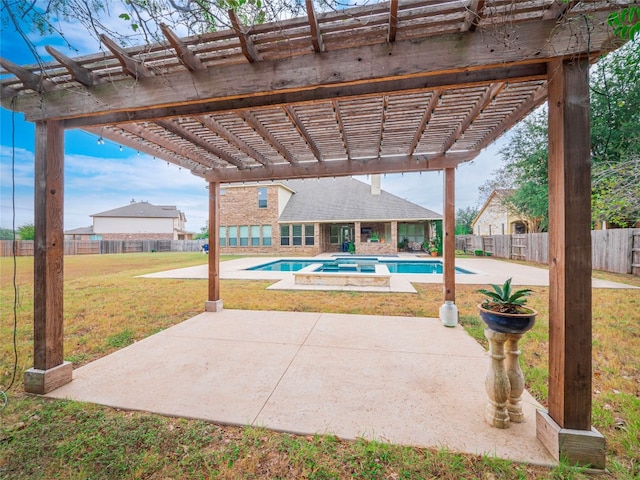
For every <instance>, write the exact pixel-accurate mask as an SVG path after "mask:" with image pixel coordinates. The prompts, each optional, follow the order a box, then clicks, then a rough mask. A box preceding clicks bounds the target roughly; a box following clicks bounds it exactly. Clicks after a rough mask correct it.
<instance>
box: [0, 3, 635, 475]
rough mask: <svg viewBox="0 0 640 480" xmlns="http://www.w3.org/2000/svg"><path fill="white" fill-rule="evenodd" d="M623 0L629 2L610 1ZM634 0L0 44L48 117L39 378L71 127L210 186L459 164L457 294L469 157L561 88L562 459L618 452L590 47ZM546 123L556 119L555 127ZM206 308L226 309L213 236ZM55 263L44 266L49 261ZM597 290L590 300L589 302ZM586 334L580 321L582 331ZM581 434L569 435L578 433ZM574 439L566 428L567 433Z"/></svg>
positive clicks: (558, 449) (447, 260)
mask: <svg viewBox="0 0 640 480" xmlns="http://www.w3.org/2000/svg"><path fill="white" fill-rule="evenodd" d="M614 3H615V5H614ZM630 3H631V2H608V1H606V0H584V1H581V2H574V1H569V2H564V1H561V0H529V1H526V2H511V1H498V2H486V1H483V0H461V1H455V2H453V1H445V0H406V1H405V0H403V1H402V2H400V1H399V0H391V1H390V2H389V3H378V4H374V5H367V6H365V7H357V8H352V9H345V10H340V11H337V12H328V13H316V12H315V11H314V10H313V6H312V2H311V1H310V0H306V4H307V15H306V16H305V17H302V18H294V19H288V20H284V21H279V22H275V23H272V24H264V25H254V26H252V27H250V28H247V27H244V26H242V25H240V21H239V19H238V18H237V15H236V14H235V13H234V12H233V11H229V17H230V20H231V25H232V26H233V28H232V29H230V30H223V31H218V32H213V33H207V34H203V35H197V36H191V37H185V38H178V37H177V36H176V35H175V33H173V32H172V31H171V30H169V29H168V28H167V27H164V26H163V27H162V31H163V33H164V35H165V37H166V39H167V41H166V42H164V43H157V44H153V45H145V46H136V47H129V48H122V47H120V46H118V45H117V44H116V43H115V42H113V41H112V40H111V39H109V38H108V37H106V36H104V35H103V36H101V39H102V42H103V43H104V44H105V46H106V47H107V50H106V51H105V52H102V53H98V54H94V55H87V56H83V57H77V58H73V59H72V58H68V57H66V56H65V55H64V54H62V53H60V52H58V51H57V50H55V49H52V48H49V49H48V52H49V53H50V54H51V55H52V56H53V57H54V58H55V61H54V62H51V63H48V64H44V65H41V64H39V65H32V66H18V65H16V64H14V63H12V62H10V61H8V60H4V59H2V60H0V65H1V66H2V68H3V72H0V73H5V74H6V73H7V72H8V73H10V74H13V75H14V76H12V77H9V78H3V79H2V80H0V86H1V92H2V105H3V106H4V107H5V108H8V109H11V110H14V111H19V112H22V113H24V115H25V118H26V119H27V120H28V121H33V122H35V123H36V142H35V143H36V170H35V174H36V185H37V191H36V198H35V205H36V222H35V223H36V236H37V238H36V246H37V247H36V252H35V264H36V271H37V272H38V273H37V275H36V277H37V278H39V280H38V281H37V283H36V285H35V293H34V297H35V300H34V303H35V305H36V307H35V312H34V331H35V334H34V339H35V340H34V342H35V347H34V349H35V355H34V359H35V360H34V367H35V368H34V369H32V370H30V371H29V372H27V375H26V379H25V384H26V386H27V389H28V390H29V391H32V392H36V393H42V392H45V391H48V390H50V389H52V388H55V387H56V386H57V385H60V384H61V383H65V382H68V381H70V379H71V368H70V365H69V364H68V363H65V362H63V360H62V358H63V355H62V335H61V329H62V318H63V315H62V301H61V299H62V285H63V279H62V268H60V265H61V263H62V249H61V244H62V242H61V237H62V234H63V232H62V205H63V204H62V190H63V185H62V183H63V182H62V171H63V169H62V167H63V157H64V155H63V153H64V151H63V148H62V147H63V139H64V130H65V129H71V128H77V129H84V130H86V131H88V132H91V133H94V134H97V135H101V136H104V137H105V138H109V139H111V140H112V141H114V142H118V143H120V144H122V145H127V146H129V147H131V148H135V149H136V150H138V151H143V152H146V153H149V154H152V155H154V156H156V157H157V158H160V159H162V160H165V161H167V162H171V163H174V164H176V165H179V166H181V167H182V168H188V169H189V170H190V171H191V172H192V173H193V174H195V175H198V176H201V177H203V178H204V179H205V180H206V181H207V182H209V195H210V196H209V198H210V222H209V224H210V226H211V227H212V228H213V230H212V231H213V232H217V226H218V225H219V218H218V213H217V212H218V209H219V198H218V195H219V192H220V184H221V183H226V182H243V181H262V180H278V179H289V178H307V177H310V178H312V177H325V176H344V175H358V174H373V173H395V172H419V171H434V170H444V171H445V175H444V176H445V197H446V198H445V215H444V216H445V219H444V227H445V231H444V236H445V249H444V264H445V268H444V289H443V290H444V296H445V299H447V300H455V275H454V273H453V271H454V270H453V262H454V257H453V254H454V243H453V237H454V234H455V232H454V226H455V222H454V221H453V215H454V211H455V209H454V202H453V192H454V190H455V188H454V187H455V181H454V180H455V174H454V172H455V168H456V167H457V166H458V165H459V164H460V163H462V162H467V161H470V160H473V159H474V158H475V157H476V156H477V155H478V154H479V153H480V151H481V150H482V149H483V148H485V147H486V146H487V145H489V144H490V143H491V142H493V141H495V139H496V138H498V137H499V136H500V135H502V134H503V133H504V132H505V131H507V130H508V129H509V128H510V127H512V126H513V125H515V124H516V123H517V122H518V121H520V120H522V119H523V118H524V117H525V116H526V115H527V114H528V113H530V112H531V111H532V109H534V108H536V107H537V106H539V105H540V104H541V103H542V102H544V101H545V100H547V98H550V105H549V117H550V122H549V123H550V126H551V125H553V128H550V148H549V155H550V159H549V166H550V168H549V171H550V198H551V199H552V202H550V203H553V207H552V209H551V210H552V215H551V217H550V221H551V225H550V258H551V259H552V260H551V265H550V272H551V273H550V275H551V277H552V278H551V279H552V282H551V285H552V286H551V289H552V295H551V296H550V308H549V311H550V319H549V321H550V326H551V328H550V344H551V346H550V352H551V356H552V357H553V358H552V359H551V365H552V370H551V372H550V376H551V378H550V385H551V388H550V389H549V405H550V409H549V415H547V416H545V415H544V414H540V415H539V416H538V418H537V430H538V437H539V438H540V439H541V441H542V442H543V443H544V444H545V445H546V446H547V448H549V450H550V451H551V453H552V454H554V455H555V456H556V457H557V458H559V457H560V455H566V456H567V457H568V458H569V460H570V461H571V462H574V461H577V462H580V463H590V464H591V465H594V466H598V467H602V466H604V439H603V438H602V436H601V435H599V434H598V433H597V432H594V431H593V429H591V428H590V426H591V392H590V389H591V381H590V368H591V341H590V338H591V310H590V296H589V295H588V290H589V289H590V288H591V287H590V285H591V280H590V277H589V271H590V267H591V263H590V262H591V252H590V248H589V245H588V242H587V240H585V239H588V234H587V232H588V229H589V227H590V225H589V215H588V208H589V200H590V188H589V181H588V180H589V153H588V152H589V108H588V107H589V97H588V85H587V80H586V75H585V72H586V71H587V70H588V66H589V62H590V61H594V60H595V59H596V58H597V56H598V55H600V54H602V53H606V52H607V51H609V50H611V49H614V48H615V47H616V43H615V42H614V41H613V38H612V32H611V31H610V29H609V27H608V24H607V19H608V16H609V14H610V13H611V12H612V11H614V10H619V9H621V8H623V7H624V6H626V5H628V4H630ZM551 130H553V131H552V132H551ZM213 237H214V238H212V239H211V240H210V245H211V247H212V249H213V251H212V254H211V255H210V256H209V291H208V301H207V303H206V309H207V310H210V311H211V310H216V309H219V308H221V306H222V305H221V300H220V291H219V267H218V263H217V262H218V258H219V257H218V253H219V252H218V249H217V247H216V245H217V238H215V237H216V234H215V233H214V234H213ZM38 276H40V277H41V278H40V277H38ZM581 300H584V301H585V302H586V304H588V305H586V304H585V305H583V304H579V303H580V301H581ZM574 330H580V332H579V335H572V334H571V333H572V331H574ZM567 438H568V439H569V440H566V439H567ZM561 439H562V441H561Z"/></svg>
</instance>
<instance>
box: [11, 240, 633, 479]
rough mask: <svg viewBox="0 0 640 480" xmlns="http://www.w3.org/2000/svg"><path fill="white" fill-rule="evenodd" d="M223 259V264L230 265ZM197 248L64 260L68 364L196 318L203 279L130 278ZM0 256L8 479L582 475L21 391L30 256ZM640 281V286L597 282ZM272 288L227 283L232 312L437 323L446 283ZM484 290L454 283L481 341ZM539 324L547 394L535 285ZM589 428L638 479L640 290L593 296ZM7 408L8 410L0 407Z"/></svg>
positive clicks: (543, 310)
mask: <svg viewBox="0 0 640 480" xmlns="http://www.w3.org/2000/svg"><path fill="white" fill-rule="evenodd" d="M223 260H224V258H223ZM204 261H205V259H204V258H203V256H202V255H201V254H200V253H150V254H124V255H102V256H100V255H90V256H70V257H65V295H64V302H65V303H64V306H65V358H66V359H67V360H70V361H72V362H73V363H74V364H75V365H76V366H78V365H82V364H84V363H86V362H89V361H91V360H95V359H96V358H99V357H101V356H104V355H107V354H108V353H110V352H113V351H115V350H117V349H118V348H122V347H123V346H125V345H128V344H130V343H131V342H133V341H136V340H139V339H142V338H144V337H146V336H148V335H151V334H153V333H155V332H157V331H159V330H162V329H164V328H167V327H168V326H171V325H174V324H176V323H179V322H181V321H183V320H185V319H187V318H189V317H192V316H194V315H196V314H198V313H200V312H201V311H202V309H203V305H204V300H205V298H206V292H207V284H206V281H202V280H173V279H149V278H135V276H136V275H140V274H143V273H150V272H156V271H161V270H167V269H172V268H180V267H187V266H193V265H199V264H202V263H203V262H204ZM12 264H13V259H11V258H2V259H0V268H1V270H0V282H1V283H0V314H1V318H2V322H1V324H0V386H1V387H2V388H6V387H7V386H8V385H9V383H10V381H11V378H12V373H13V366H14V364H13V360H14V353H13V322H14V315H13V312H14V308H15V311H16V313H17V317H16V322H17V329H16V343H17V351H18V364H17V383H16V385H15V386H14V387H13V388H11V390H9V392H8V396H9V399H8V405H7V407H6V408H4V409H3V410H2V411H0V478H6V479H24V478H33V479H50V478H63V479H89V478H96V479H98V478H100V479H103V478H104V479H112V478H151V479H161V478H162V479H164V478H185V479H187V478H189V479H191V478H234V479H235V478H264V479H267V478H316V479H319V478H341V479H342V478H370V479H373V478H375V479H378V478H380V479H387V478H389V479H405V478H415V479H421V478H451V479H458V478H486V479H499V478H527V479H528V478H540V479H542V478H558V479H561V478H562V479H564V478H587V475H586V474H584V473H582V472H580V471H579V470H577V469H572V468H569V467H567V466H564V465H563V466H561V467H559V468H557V469H554V470H548V469H545V468H542V467H536V466H530V465H522V464H514V463H512V462H507V461H503V460H496V459H492V458H488V457H476V456H472V455H461V454H455V453H452V452H449V451H447V450H444V449H441V450H429V449H419V448H413V447H402V446H397V445H390V444H385V443H378V442H366V441H363V440H360V441H355V442H346V441H342V440H340V439H337V438H335V437H332V436H309V437H304V436H302V437H301V436H295V435H290V434H282V433H275V432H269V431H266V430H263V429H257V428H236V427H225V426H221V425H215V424H212V423H208V422H204V421H197V420H187V419H179V418H168V417H162V416H158V415H151V414H146V413H134V412H125V411H119V410H115V409H110V408H106V407H100V406H96V405H90V404H81V403H77V402H69V401H49V400H44V399H41V398H39V397H33V396H29V395H26V394H24V393H23V388H22V378H23V374H24V370H25V369H26V368H29V367H31V366H32V348H33V332H32V312H33V258H31V257H20V258H18V259H17V274H16V277H15V278H16V282H15V283H16V286H17V289H16V290H17V297H16V301H15V302H14V281H13V266H12ZM597 276H599V277H600V278H605V279H609V280H614V281H622V282H626V283H630V284H634V285H637V286H640V279H638V278H637V277H635V278H634V277H630V276H624V275H611V274H598V275H597ZM270 283H271V282H265V281H239V280H223V281H222V282H221V290H222V298H223V299H224V303H225V307H226V308H242V309H269V310H290V311H320V312H337V313H361V314H373V313H375V314H382V315H407V316H437V312H438V308H439V306H440V304H441V301H442V286H441V285H421V284H418V285H416V288H417V290H418V294H417V295H415V294H363V293H356V292H317V291H266V290H265V288H266V286H268V285H269V284H270ZM477 288H478V287H477V286H464V285H458V287H457V301H456V303H457V305H458V307H459V309H460V312H461V321H462V323H463V325H464V326H465V328H466V329H467V330H468V331H469V332H470V333H471V335H473V336H474V337H475V338H477V339H478V341H479V342H481V343H484V342H485V340H484V336H483V335H482V330H483V328H482V326H481V325H480V322H479V320H478V318H477V315H476V313H475V304H476V303H477V301H478V299H479V295H478V294H477V293H476V289H477ZM533 288H534V291H535V293H534V297H533V299H532V301H531V305H532V306H533V307H534V308H536V309H537V310H538V311H539V312H540V315H539V320H538V322H537V324H536V326H535V327H534V329H533V330H532V331H530V332H529V333H528V334H527V335H525V338H524V339H523V341H522V342H521V348H522V350H523V356H522V367H523V371H524V374H525V377H526V379H527V388H528V389H529V390H530V391H531V392H532V393H533V394H534V395H535V396H536V397H537V398H538V399H539V400H540V401H541V402H542V403H543V404H544V403H545V402H546V395H547V387H546V385H547V375H548V374H547V361H548V357H547V339H548V307H547V303H548V289H547V288H542V287H533ZM593 318H594V338H593V347H594V408H593V421H594V426H595V428H597V429H598V430H599V431H600V432H602V433H603V434H604V435H605V436H606V437H607V449H608V460H609V469H610V471H611V473H610V474H608V475H607V476H606V477H605V478H620V479H632V478H636V479H637V478H639V476H640V387H639V385H640V341H639V339H640V291H637V290H609V289H598V290H594V295H593ZM1 404H2V403H1V402H0V406H1Z"/></svg>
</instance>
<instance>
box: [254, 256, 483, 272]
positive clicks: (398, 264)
mask: <svg viewBox="0 0 640 480" xmlns="http://www.w3.org/2000/svg"><path fill="white" fill-rule="evenodd" d="M312 263H320V264H322V266H321V267H320V268H319V269H318V270H316V271H318V272H355V271H360V272H363V273H364V272H367V273H372V272H374V271H375V264H376V263H378V264H381V265H386V266H387V268H388V269H389V273H400V274H412V273H415V274H442V273H443V265H442V261H440V260H387V259H379V258H375V257H367V258H348V257H346V258H345V257H341V258H337V259H335V260H276V261H273V262H269V263H263V264H262V265H256V266H255V267H251V268H248V269H247V270H260V271H267V272H297V271H298V270H301V269H303V268H304V267H308V266H309V265H311V264H312ZM456 273H463V274H472V273H473V272H470V271H468V270H465V269H463V268H458V267H456Z"/></svg>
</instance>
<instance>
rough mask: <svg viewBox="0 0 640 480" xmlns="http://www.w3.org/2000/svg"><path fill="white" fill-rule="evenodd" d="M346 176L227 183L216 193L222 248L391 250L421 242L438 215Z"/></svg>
mask: <svg viewBox="0 0 640 480" xmlns="http://www.w3.org/2000/svg"><path fill="white" fill-rule="evenodd" d="M373 183H374V185H373V186H370V185H367V184H366V183H363V182H360V181H358V180H355V179H352V178H350V177H340V178H335V179H333V178H324V179H309V180H290V181H286V182H274V183H254V184H246V185H226V186H223V187H222V188H221V191H220V231H219V232H218V235H219V239H220V246H221V251H222V253H228V254H233V253H254V254H255V253H264V254H279V255H316V254H318V253H322V252H341V251H347V250H348V249H349V248H351V249H355V252H356V253H358V254H365V255H366V254H371V255H374V254H391V253H396V252H397V251H398V243H399V242H401V241H403V240H405V239H406V244H407V245H408V246H409V247H410V248H411V247H413V248H416V249H417V248H419V246H421V244H422V243H423V242H424V241H428V240H429V239H431V238H432V237H433V236H434V228H433V226H432V222H433V221H436V220H440V219H442V216H441V215H440V214H438V213H435V212H433V211H431V210H428V209H426V208H423V207H421V206H419V205H416V204H414V203H411V202H408V201H406V200H404V199H401V198H399V197H396V196H395V195H392V194H390V193H388V192H385V191H383V190H381V189H380V188H379V184H376V182H375V181H374V182H373Z"/></svg>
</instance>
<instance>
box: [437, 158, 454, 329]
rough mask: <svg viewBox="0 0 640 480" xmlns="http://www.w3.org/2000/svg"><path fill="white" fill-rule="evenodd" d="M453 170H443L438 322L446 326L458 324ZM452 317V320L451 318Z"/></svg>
mask: <svg viewBox="0 0 640 480" xmlns="http://www.w3.org/2000/svg"><path fill="white" fill-rule="evenodd" d="M455 186H456V183H455V169H454V168H445V169H444V219H443V221H442V236H443V239H442V246H443V250H442V260H443V267H444V268H443V273H444V275H443V280H444V285H443V294H444V304H443V306H442V307H441V308H440V320H442V322H443V323H444V324H445V325H446V326H454V325H455V324H456V323H457V322H458V309H457V307H456V306H455V301H456V270H455V268H456V265H455V249H456V217H455ZM452 317H453V318H452Z"/></svg>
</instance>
